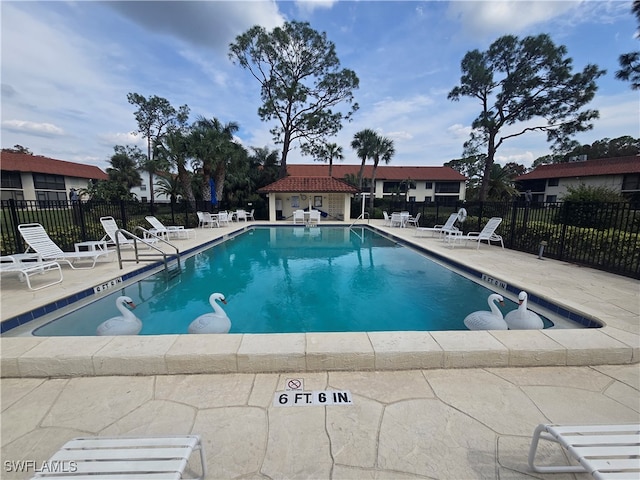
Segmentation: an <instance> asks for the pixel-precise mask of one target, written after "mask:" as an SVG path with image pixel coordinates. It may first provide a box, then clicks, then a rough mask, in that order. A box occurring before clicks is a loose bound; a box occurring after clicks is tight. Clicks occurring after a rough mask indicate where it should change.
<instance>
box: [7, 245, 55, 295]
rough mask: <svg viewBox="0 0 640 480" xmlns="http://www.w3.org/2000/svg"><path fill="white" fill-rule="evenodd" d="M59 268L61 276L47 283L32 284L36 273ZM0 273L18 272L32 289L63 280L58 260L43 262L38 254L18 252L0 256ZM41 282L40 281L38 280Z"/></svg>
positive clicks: (38, 288) (41, 273)
mask: <svg viewBox="0 0 640 480" xmlns="http://www.w3.org/2000/svg"><path fill="white" fill-rule="evenodd" d="M53 270H57V271H58V275H59V277H58V278H56V279H52V280H49V281H48V282H47V283H44V284H42V285H39V286H37V287H34V286H33V285H32V284H31V277H32V276H34V275H43V274H45V273H47V272H50V271H53ZM0 273H2V274H5V273H10V274H15V273H17V274H18V276H19V277H20V281H21V282H25V283H26V284H27V287H29V289H30V290H40V289H41V288H45V287H50V286H51V285H55V284H57V283H60V282H62V279H63V277H62V269H61V268H60V264H59V263H58V262H43V261H42V259H41V258H40V256H39V255H36V254H33V255H32V254H24V253H23V254H18V255H6V256H3V257H0ZM38 283H40V282H38Z"/></svg>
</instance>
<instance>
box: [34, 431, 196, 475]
mask: <svg viewBox="0 0 640 480" xmlns="http://www.w3.org/2000/svg"><path fill="white" fill-rule="evenodd" d="M194 451H198V453H199V454H200V465H201V469H202V475H200V476H198V477H196V479H194V480H202V479H203V478H205V477H206V475H207V465H206V462H205V455H204V446H203V445H202V441H201V440H200V437H199V436H198V435H175V436H164V437H84V438H74V439H73V440H69V441H68V442H67V443H65V444H64V445H63V446H62V448H60V450H58V451H57V452H56V453H55V454H54V455H53V456H52V457H51V459H49V461H48V462H47V465H60V466H66V469H65V470H64V472H63V473H64V478H65V479H73V478H75V477H78V478H82V479H86V478H91V479H94V478H95V479H96V480H98V479H105V480H106V479H110V478H113V479H116V478H119V479H124V478H126V479H127V480H137V479H149V478H172V479H181V478H183V476H182V474H183V473H184V471H185V469H186V467H187V465H188V462H189V458H190V457H191V454H192V453H193V452H194ZM70 466H72V467H73V468H71V467H70ZM36 478H61V471H60V469H53V468H52V469H47V470H44V469H43V470H42V471H40V472H39V473H37V474H36V475H35V476H34V477H33V479H36ZM189 478H192V477H189Z"/></svg>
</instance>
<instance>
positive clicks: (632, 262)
mask: <svg viewBox="0 0 640 480" xmlns="http://www.w3.org/2000/svg"><path fill="white" fill-rule="evenodd" d="M359 205H360V204H359V203H358V204H357V205H353V208H352V213H354V214H355V215H357V214H359V211H360V210H359V209H360V206H359ZM460 208H464V209H465V210H466V211H467V215H468V216H467V219H466V221H465V222H464V224H463V225H462V229H463V230H464V232H465V233H466V232H470V231H476V232H479V231H480V230H482V227H483V226H484V224H485V223H486V222H487V220H488V219H489V218H491V217H501V218H502V219H503V221H502V223H501V225H500V227H499V229H498V233H499V234H500V235H502V237H503V239H504V242H505V247H507V248H510V249H513V250H519V251H523V252H527V253H531V254H535V255H539V254H540V253H541V247H543V252H542V255H543V257H549V258H554V259H556V260H562V261H565V262H568V263H575V264H579V265H585V266H590V267H593V268H597V269H600V270H605V271H608V272H612V273H616V274H619V275H624V276H628V277H633V278H640V210H638V206H637V205H634V204H630V203H601V202H592V203H586V202H579V203H578V202H554V203H525V202H522V201H517V202H448V203H447V204H444V205H443V204H437V203H418V202H404V201H396V202H394V201H384V200H381V201H376V206H375V209H374V210H375V211H374V212H370V213H371V214H372V217H374V218H381V217H382V211H383V210H386V211H387V212H388V213H391V212H394V211H401V210H406V211H409V212H410V213H411V215H413V216H416V215H418V214H420V219H419V223H420V225H422V226H433V225H436V224H443V223H444V222H445V221H446V219H447V218H448V217H449V215H450V214H451V213H453V212H456V211H458V210H459V209H460ZM355 212H358V213H355ZM354 218H355V217H354Z"/></svg>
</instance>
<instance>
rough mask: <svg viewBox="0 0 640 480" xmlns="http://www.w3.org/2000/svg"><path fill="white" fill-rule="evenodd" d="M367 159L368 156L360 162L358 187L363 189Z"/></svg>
mask: <svg viewBox="0 0 640 480" xmlns="http://www.w3.org/2000/svg"><path fill="white" fill-rule="evenodd" d="M366 161H367V159H366V157H365V158H363V159H362V163H361V164H360V171H359V172H358V188H359V189H360V191H362V175H363V174H364V164H365V162H366Z"/></svg>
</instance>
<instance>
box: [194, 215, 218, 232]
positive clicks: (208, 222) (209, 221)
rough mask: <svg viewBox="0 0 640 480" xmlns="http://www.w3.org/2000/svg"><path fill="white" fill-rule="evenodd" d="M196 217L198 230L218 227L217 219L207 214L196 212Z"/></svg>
mask: <svg viewBox="0 0 640 480" xmlns="http://www.w3.org/2000/svg"><path fill="white" fill-rule="evenodd" d="M196 215H198V228H207V227H209V228H211V227H213V226H214V224H215V226H216V227H219V226H220V224H219V223H218V219H217V218H213V217H212V216H211V214H210V213H209V212H196Z"/></svg>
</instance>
